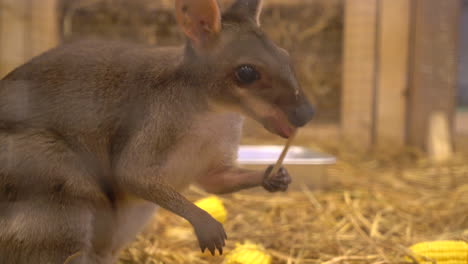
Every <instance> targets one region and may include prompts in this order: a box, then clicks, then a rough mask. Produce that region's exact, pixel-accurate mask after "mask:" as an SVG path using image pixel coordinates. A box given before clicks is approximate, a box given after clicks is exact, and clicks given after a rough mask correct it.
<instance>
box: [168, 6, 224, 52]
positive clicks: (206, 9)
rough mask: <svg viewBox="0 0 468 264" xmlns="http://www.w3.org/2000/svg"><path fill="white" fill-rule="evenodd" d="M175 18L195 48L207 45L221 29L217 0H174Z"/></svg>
mask: <svg viewBox="0 0 468 264" xmlns="http://www.w3.org/2000/svg"><path fill="white" fill-rule="evenodd" d="M175 4H176V18H177V22H178V23H179V26H180V27H181V28H182V30H183V31H184V33H185V35H186V36H187V37H188V38H189V39H190V40H191V41H192V43H193V44H194V45H195V47H196V48H197V49H202V48H204V46H206V45H209V44H210V43H209V42H211V41H213V39H214V38H215V37H216V35H217V34H218V33H219V32H220V31H221V11H220V10H219V6H218V3H217V0H176V1H175Z"/></svg>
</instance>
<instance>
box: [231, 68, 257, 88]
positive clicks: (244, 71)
mask: <svg viewBox="0 0 468 264" xmlns="http://www.w3.org/2000/svg"><path fill="white" fill-rule="evenodd" d="M236 78H237V81H238V82H239V83H240V84H243V85H246V84H252V83H254V82H255V81H257V80H259V79H260V73H259V72H258V71H257V70H256V69H255V68H254V67H253V66H251V65H241V66H239V67H238V68H237V70H236Z"/></svg>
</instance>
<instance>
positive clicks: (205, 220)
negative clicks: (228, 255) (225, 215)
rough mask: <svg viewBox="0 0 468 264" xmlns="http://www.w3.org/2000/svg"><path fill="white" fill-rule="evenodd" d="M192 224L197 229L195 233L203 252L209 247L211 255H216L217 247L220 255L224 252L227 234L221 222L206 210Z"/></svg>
mask: <svg viewBox="0 0 468 264" xmlns="http://www.w3.org/2000/svg"><path fill="white" fill-rule="evenodd" d="M192 225H193V228H194V229H195V234H196V235H197V238H198V243H199V244H200V249H201V251H202V252H205V250H206V249H208V250H209V251H210V252H211V255H213V256H214V255H215V253H216V249H217V250H218V251H219V254H220V255H222V254H223V247H224V246H225V245H226V243H225V240H226V239H227V235H226V232H225V231H224V227H223V225H222V224H221V223H219V222H218V221H216V220H215V219H214V218H213V217H211V215H209V214H208V213H206V212H204V214H202V215H200V216H199V217H197V219H196V220H195V221H194V222H193V223H192Z"/></svg>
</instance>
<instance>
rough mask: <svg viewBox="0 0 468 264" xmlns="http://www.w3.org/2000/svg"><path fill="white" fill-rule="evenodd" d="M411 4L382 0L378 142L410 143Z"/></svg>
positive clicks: (377, 119)
mask: <svg viewBox="0 0 468 264" xmlns="http://www.w3.org/2000/svg"><path fill="white" fill-rule="evenodd" d="M410 14H411V1H408V0H380V6H379V21H380V22H379V33H378V42H379V45H378V46H379V55H378V71H379V73H378V83H377V84H378V86H377V87H378V90H377V92H376V107H377V109H376V111H377V116H376V143H377V144H378V146H379V147H387V146H392V147H395V148H398V147H403V146H404V144H405V143H406V104H407V103H406V102H407V96H406V91H407V88H408V70H409V67H408V66H409V44H410V39H409V38H410V28H411V25H410V23H411V21H410Z"/></svg>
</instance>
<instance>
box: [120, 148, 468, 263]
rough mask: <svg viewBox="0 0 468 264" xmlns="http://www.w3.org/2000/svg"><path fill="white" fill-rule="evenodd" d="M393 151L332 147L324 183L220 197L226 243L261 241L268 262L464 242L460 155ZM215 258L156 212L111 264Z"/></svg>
mask: <svg viewBox="0 0 468 264" xmlns="http://www.w3.org/2000/svg"><path fill="white" fill-rule="evenodd" d="M344 153H348V155H345V154H344ZM398 156H399V157H400V159H399V160H396V159H394V157H393V156H385V155H380V156H379V157H374V158H369V157H366V156H361V157H356V156H355V155H352V154H351V153H350V152H342V154H341V157H342V159H343V158H344V160H345V161H343V160H342V161H340V162H339V164H337V165H336V166H334V167H331V168H330V169H329V176H330V178H332V179H333V182H334V185H333V187H332V188H330V189H328V190H322V191H318V192H315V191H314V192H312V191H310V190H308V189H307V188H304V189H303V191H301V192H290V193H286V194H274V195H270V194H266V193H255V192H242V193H237V194H233V195H228V196H223V197H222V198H223V200H224V202H225V204H226V206H227V208H228V213H229V216H228V220H227V222H226V224H225V228H226V230H227V232H228V236H229V240H228V243H227V251H229V250H232V249H233V247H234V246H235V243H236V242H243V241H244V240H250V241H253V242H255V243H260V244H262V245H264V246H265V247H266V248H267V249H268V251H269V252H270V254H271V255H272V256H273V263H288V264H292V263H295V264H298V263H303V264H305V263H327V264H336V263H411V261H410V259H411V257H410V258H409V259H406V260H405V258H404V256H407V255H409V254H410V252H409V251H408V249H407V248H408V247H409V246H410V245H412V244H414V243H417V242H421V241H428V240H439V239H462V240H466V241H468V165H467V164H468V162H467V161H468V157H457V159H455V160H453V161H451V162H450V163H447V164H444V165H438V166H436V165H433V164H431V163H430V162H429V161H426V160H424V159H422V158H415V157H414V156H415V155H414V153H411V152H408V153H405V154H400V155H398ZM389 160H392V162H389ZM202 196H203V193H200V192H199V191H197V190H191V191H190V192H189V193H188V197H190V199H197V198H199V197H202ZM222 260H223V258H222V257H219V256H217V257H209V256H206V255H201V254H200V253H199V250H198V248H197V243H196V239H195V237H194V236H193V234H192V230H191V228H190V226H189V225H188V224H187V223H186V222H185V221H184V220H181V219H179V218H178V217H176V216H174V215H172V214H170V213H168V212H165V211H161V213H160V214H158V215H157V216H156V217H155V219H154V221H153V223H152V224H151V225H150V226H149V227H148V229H147V230H146V231H145V232H144V233H143V234H142V235H140V236H139V237H138V239H137V241H135V242H134V243H133V244H132V245H131V246H130V247H129V248H128V249H127V250H125V251H124V252H123V254H122V256H121V263H148V264H149V263H171V264H172V263H174V264H177V263H194V264H198V263H200V264H205V263H222Z"/></svg>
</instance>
